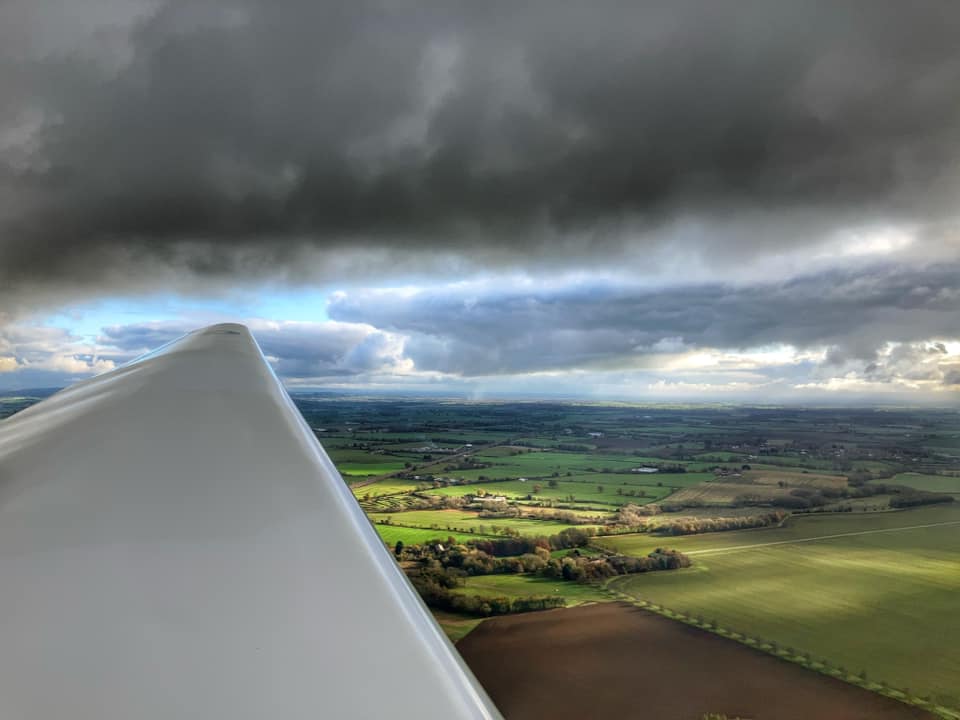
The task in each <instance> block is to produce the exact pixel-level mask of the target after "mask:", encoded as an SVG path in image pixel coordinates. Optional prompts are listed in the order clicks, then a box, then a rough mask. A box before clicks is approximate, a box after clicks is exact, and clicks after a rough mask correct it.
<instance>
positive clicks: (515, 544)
mask: <svg viewBox="0 0 960 720" xmlns="http://www.w3.org/2000/svg"><path fill="white" fill-rule="evenodd" d="M594 533H595V531H594V529H593V528H566V529H564V530H561V531H560V532H559V533H557V534H556V535H551V536H549V537H543V536H540V537H519V536H518V537H509V538H498V539H496V540H492V539H490V540H487V539H483V540H471V541H470V547H472V548H475V549H476V550H482V551H483V552H485V553H487V554H488V555H492V556H493V557H509V556H512V555H523V554H525V553H533V552H536V550H537V548H542V549H544V550H547V551H548V553H549V551H550V550H566V549H568V548H581V547H586V545H587V543H588V542H590V538H591V537H593V535H594Z"/></svg>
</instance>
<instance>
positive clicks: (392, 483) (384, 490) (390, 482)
mask: <svg viewBox="0 0 960 720" xmlns="http://www.w3.org/2000/svg"><path fill="white" fill-rule="evenodd" d="M421 485H422V483H420V482H417V481H416V480H399V479H397V478H386V479H384V480H378V481H377V482H375V483H371V484H369V485H362V486H360V487H357V486H356V485H353V486H351V488H350V489H351V490H352V491H353V494H354V495H356V496H357V497H359V498H362V497H366V496H369V497H378V496H380V495H394V494H396V493H406V492H412V491H413V490H416V489H417V488H418V487H420V486H421Z"/></svg>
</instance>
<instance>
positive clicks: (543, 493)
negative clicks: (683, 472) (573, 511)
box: [427, 475, 671, 510]
mask: <svg viewBox="0 0 960 720" xmlns="http://www.w3.org/2000/svg"><path fill="white" fill-rule="evenodd" d="M589 477H590V476H589V475H587V476H580V477H579V478H578V479H577V480H572V479H570V478H555V479H556V482H557V487H555V488H554V487H550V486H549V485H548V481H547V480H526V481H522V480H502V481H499V482H489V483H487V482H485V483H477V484H473V485H452V486H450V487H445V488H437V489H435V490H429V491H427V492H428V493H429V494H431V495H447V496H450V497H463V496H464V495H472V494H475V493H477V492H483V493H485V494H487V495H503V496H504V497H506V498H509V499H515V498H526V497H527V495H530V496H531V497H532V499H534V500H556V501H565V500H567V499H568V498H569V496H571V495H572V496H573V497H574V498H575V499H576V500H577V501H580V502H589V503H593V504H598V503H600V504H604V505H611V506H615V505H623V504H625V503H628V502H632V503H636V504H637V505H642V504H644V503H648V502H652V501H653V500H659V499H660V498H663V497H666V496H667V495H669V494H670V492H671V490H670V488H668V487H656V486H642V487H641V486H637V487H632V486H628V487H627V488H625V487H624V486H623V485H611V484H609V483H606V482H604V481H602V480H600V481H597V482H588V481H586V480H585V478H589ZM536 485H539V486H540V491H539V492H537V491H535V489H534V486H536ZM598 488H603V489H602V490H601V489H598ZM618 489H620V490H624V489H627V490H634V491H637V492H643V493H644V494H643V495H637V496H631V495H628V494H626V493H620V494H618V493H617V490H618ZM610 509H611V510H612V509H613V508H610Z"/></svg>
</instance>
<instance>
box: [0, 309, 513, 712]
mask: <svg viewBox="0 0 960 720" xmlns="http://www.w3.org/2000/svg"><path fill="white" fill-rule="evenodd" d="M495 717H499V715H498V713H497V711H496V709H495V708H494V706H493V704H492V703H491V702H490V700H489V699H488V698H487V696H486V694H485V693H484V692H483V690H482V689H481V688H480V686H479V685H478V684H477V682H476V680H475V679H474V678H473V675H472V674H471V673H470V671H469V669H468V668H467V667H466V666H465V665H464V664H463V662H462V660H461V659H460V657H459V655H458V654H457V653H456V651H455V650H454V649H453V647H452V646H451V644H450V643H449V642H448V641H447V639H446V638H445V637H444V636H443V634H442V632H441V631H440V629H439V627H438V626H437V625H436V623H435V622H434V621H433V619H432V618H431V617H430V615H429V613H428V612H427V610H426V609H425V607H424V606H423V604H422V603H421V601H420V599H419V598H418V597H417V595H416V593H415V592H414V590H413V589H412V588H411V586H410V584H409V583H408V582H407V580H406V578H405V577H404V576H403V574H402V572H401V571H400V570H399V568H398V567H397V566H396V564H395V563H394V561H393V559H392V557H391V555H390V553H389V552H388V551H387V550H386V549H385V548H384V546H383V544H382V543H381V542H380V539H379V538H378V536H377V534H376V532H375V531H374V529H373V528H372V527H371V525H370V523H369V522H368V521H367V519H366V518H365V517H364V515H363V513H362V511H361V510H360V508H359V506H358V505H357V503H356V501H355V500H354V498H353V497H352V495H351V494H350V492H349V490H348V489H347V488H346V486H345V485H344V483H343V482H342V480H341V479H340V476H339V475H338V473H337V471H336V469H335V468H334V466H333V465H332V464H331V462H330V459H329V458H328V457H327V455H326V453H324V451H323V449H322V448H321V447H320V445H319V444H318V443H317V441H316V439H315V437H314V436H313V433H312V432H311V431H310V429H309V428H308V427H307V426H306V424H305V423H304V421H303V419H302V418H301V416H300V414H299V413H298V412H297V410H296V408H295V407H294V405H293V403H292V402H291V401H290V398H289V397H288V396H287V394H286V392H285V391H284V390H283V388H282V386H281V385H280V383H279V381H278V380H277V378H276V377H275V376H274V374H273V372H272V370H271V369H270V367H269V365H268V364H267V362H266V361H265V359H264V357H263V355H262V354H261V352H260V349H259V348H258V347H257V344H256V343H255V341H254V340H253V338H252V337H251V335H250V333H249V332H248V331H247V329H246V328H245V327H243V326H242V325H216V326H213V327H209V328H206V329H203V330H198V331H196V332H194V333H191V334H189V335H186V336H185V337H183V338H181V339H180V340H177V341H175V342H173V343H170V344H169V345H166V346H164V347H162V348H160V349H159V350H156V351H154V352H153V353H150V354H149V355H147V356H144V357H142V358H140V359H138V360H137V361H135V362H134V363H132V364H130V365H127V366H125V367H122V368H120V369H118V370H115V371H113V372H110V373H107V374H104V375H100V376H99V377H96V378H93V379H92V380H88V381H85V382H82V383H79V384H77V385H75V386H73V387H70V388H68V389H66V390H63V391H61V392H59V393H57V394H56V395H53V396H52V397H50V398H49V399H47V400H44V401H43V402H41V403H39V404H37V405H35V406H33V407H31V408H28V409H27V410H24V411H22V412H21V413H19V414H17V415H15V416H13V417H12V418H10V419H8V420H6V421H4V422H2V423H0V718H4V720H58V719H60V718H69V719H70V720H115V719H121V718H122V719H123V720H129V719H143V720H174V719H185V718H189V719H194V718H196V719H198V720H199V719H202V720H247V719H250V720H253V719H256V720H264V719H266V718H271V719H273V718H275V719H276V720H300V719H303V720H306V719H307V718H309V719H310V720H317V719H318V718H336V719H339V718H416V719H417V720H422V719H426V718H438V719H441V720H451V719H453V718H495Z"/></svg>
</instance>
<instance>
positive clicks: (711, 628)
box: [599, 576, 960, 720]
mask: <svg viewBox="0 0 960 720" xmlns="http://www.w3.org/2000/svg"><path fill="white" fill-rule="evenodd" d="M622 577H624V576H618V577H613V578H609V579H608V580H606V581H605V582H603V583H602V584H601V585H599V587H600V589H601V590H603V591H604V592H606V593H607V594H608V595H609V596H610V597H611V598H613V599H616V600H619V601H621V602H626V603H630V604H631V605H634V606H636V607H639V608H642V609H644V610H647V611H649V612H653V613H656V614H657V615H660V616H662V617H665V618H667V619H668V620H674V621H676V622H682V623H685V624H686V625H690V626H692V627H696V628H699V629H700V630H705V631H706V632H711V633H713V634H715V635H719V636H720V637H724V638H727V639H728V640H733V641H735V642H738V643H740V644H741V645H746V646H747V647H751V648H753V649H754V650H759V651H760V652H764V653H767V654H768V655H773V656H774V657H776V658H779V659H780V660H784V661H786V662H792V663H795V664H797V665H800V666H802V667H805V668H807V669H808V670H813V671H814V672H818V673H820V674H821V675H827V676H829V677H832V678H836V679H837V680H842V681H843V682H846V683H848V684H850V685H856V686H857V687H861V688H863V689H864V690H870V691H871V692H875V693H878V694H879V695H884V696H886V697H888V698H891V699H893V700H898V701H899V702H902V703H904V704H906V705H913V706H915V707H919V708H922V709H924V710H926V711H928V712H931V713H933V714H934V715H936V716H937V717H940V718H943V720H960V708H952V707H947V706H945V705H940V704H938V703H936V702H934V701H933V700H932V699H931V698H923V697H918V696H916V695H913V694H912V693H910V691H909V690H908V689H907V688H898V687H895V686H893V685H890V684H889V683H887V682H884V681H874V680H870V679H869V678H868V677H867V675H866V672H861V673H854V672H850V671H849V670H848V669H846V668H844V667H841V666H837V665H834V664H833V663H831V662H830V661H829V660H827V659H823V658H820V659H818V658H814V657H813V655H811V654H810V653H808V652H803V651H801V650H798V649H797V648H794V647H784V646H781V645H780V644H779V643H777V642H776V641H773V640H765V639H763V638H761V637H758V636H756V635H750V634H748V633H743V632H739V631H737V630H733V629H731V628H728V627H725V626H723V625H720V624H719V623H717V622H716V620H708V619H704V617H703V616H702V615H691V614H689V613H686V612H683V611H680V610H674V609H672V608H668V607H666V606H664V605H662V604H660V603H655V602H652V601H649V600H644V599H643V598H639V597H636V596H635V595H629V594H627V593H624V592H620V591H619V590H616V589H614V588H612V587H610V586H611V585H612V584H613V583H614V582H616V581H617V580H618V579H620V578H622Z"/></svg>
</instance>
